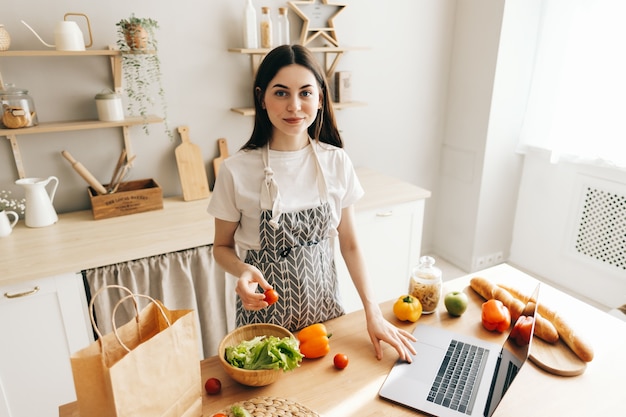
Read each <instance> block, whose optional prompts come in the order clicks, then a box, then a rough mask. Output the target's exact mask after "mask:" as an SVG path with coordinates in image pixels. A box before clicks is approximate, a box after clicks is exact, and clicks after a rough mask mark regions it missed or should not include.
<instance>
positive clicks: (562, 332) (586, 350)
mask: <svg viewBox="0 0 626 417" xmlns="http://www.w3.org/2000/svg"><path fill="white" fill-rule="evenodd" d="M499 286H500V287H501V288H502V289H505V290H506V291H508V292H509V293H511V294H512V295H513V296H514V297H516V298H518V299H519V300H522V301H526V300H528V298H529V296H528V295H526V294H524V293H523V292H522V291H520V290H519V289H517V288H514V287H510V286H506V285H499ZM537 309H538V311H539V312H540V313H541V314H543V315H544V316H545V317H546V318H547V319H548V320H550V322H551V323H552V324H553V325H554V327H555V328H556V330H557V332H558V333H559V336H560V337H561V339H563V341H564V342H565V344H567V346H569V348H570V349H572V351H573V352H574V353H575V354H576V356H578V357H579V358H580V359H581V360H583V361H585V362H591V361H592V360H593V356H594V351H593V347H592V346H591V345H590V344H589V343H588V342H587V341H585V340H584V339H583V338H582V337H580V335H579V334H577V333H576V331H575V330H574V329H573V328H572V327H571V326H570V325H569V323H567V321H566V320H565V319H564V318H563V317H561V315H559V314H558V313H557V312H556V311H555V310H553V309H551V308H550V307H548V306H546V305H545V304H541V303H540V304H539V306H538V307H537Z"/></svg>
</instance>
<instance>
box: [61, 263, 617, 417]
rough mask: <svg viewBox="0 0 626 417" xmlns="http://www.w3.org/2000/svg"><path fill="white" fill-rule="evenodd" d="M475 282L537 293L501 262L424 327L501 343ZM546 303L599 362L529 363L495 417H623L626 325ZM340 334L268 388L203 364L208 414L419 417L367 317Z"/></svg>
mask: <svg viewBox="0 0 626 417" xmlns="http://www.w3.org/2000/svg"><path fill="white" fill-rule="evenodd" d="M473 276H482V277H484V278H487V279H489V280H491V281H493V282H494V283H506V284H509V285H514V286H516V287H518V288H520V289H521V290H523V291H527V292H528V291H531V290H532V289H533V287H534V285H535V283H536V282H537V281H536V280H535V279H534V278H532V277H530V276H529V275H526V274H525V273H523V272H521V271H519V270H517V269H515V268H513V267H511V266H509V265H507V264H501V265H498V266H495V267H492V268H488V269H486V270H483V271H479V272H477V273H474V274H470V275H466V276H464V277H461V278H458V279H455V280H451V281H448V282H445V283H444V293H445V292H447V291H451V290H463V291H465V292H466V293H467V294H468V296H469V298H470V305H469V307H468V310H467V311H466V312H465V313H464V314H463V315H462V316H461V317H459V318H452V317H450V316H449V315H448V314H447V312H446V311H445V307H444V306H443V303H440V304H439V307H438V309H437V311H436V312H435V313H433V314H431V315H428V316H422V317H421V318H420V319H419V321H418V323H417V324H420V323H425V324H426V323H427V324H431V325H439V326H442V327H446V328H450V329H453V330H455V331H458V332H461V333H467V334H470V335H473V336H475V337H480V338H487V339H491V340H493V341H501V339H502V335H500V334H495V333H491V332H487V331H486V330H484V329H483V328H482V326H481V324H480V306H481V304H482V302H483V299H482V298H481V297H480V296H478V295H477V294H476V293H475V292H474V291H473V290H471V289H470V288H469V287H468V285H469V280H470V279H471V278H472V277H473ZM539 296H540V299H541V300H542V302H544V303H546V305H549V306H551V307H552V308H554V309H556V310H557V311H558V312H559V314H561V315H562V316H563V317H565V318H566V319H567V320H568V322H570V323H571V324H572V325H573V326H574V328H575V329H576V330H577V331H578V332H579V334H580V335H582V336H583V337H584V338H585V339H587V340H588V341H589V342H590V343H591V344H592V345H593V347H594V351H595V357H594V359H593V361H591V362H589V363H588V364H587V367H586V370H585V372H584V373H583V374H582V375H579V376H572V377H562V376H556V375H552V374H549V373H547V372H545V371H543V370H541V369H540V368H538V367H537V366H536V365H535V364H534V363H532V362H530V361H529V362H527V363H526V364H525V365H524V366H523V367H522V368H521V370H520V372H519V374H518V376H517V378H516V380H515V382H514V383H513V385H511V387H510V388H509V391H508V392H507V395H506V396H505V397H504V399H503V400H502V402H501V403H500V405H499V406H498V408H497V409H496V412H495V414H494V416H495V417H503V416H506V417H516V416H520V417H522V416H523V417H526V416H534V417H542V416H546V417H552V416H557V415H558V416H560V415H566V416H592V415H594V416H595V415H604V416H617V415H621V414H623V412H624V410H623V397H622V387H623V372H622V371H623V370H624V369H626V355H624V352H626V323H625V322H622V321H620V320H618V319H616V318H615V317H612V316H610V315H608V314H606V313H604V312H602V311H600V310H598V309H596V308H594V307H592V306H590V305H588V304H585V303H583V302H582V301H580V300H577V299H575V298H573V297H571V296H569V295H567V294H565V293H563V292H561V291H559V290H557V289H555V288H553V287H551V286H549V285H547V284H542V287H541V292H540V295H539ZM392 303H393V300H391V301H388V302H386V303H383V304H382V305H381V308H382V310H383V313H384V314H385V316H386V317H387V318H388V319H389V320H391V321H392V323H395V324H397V325H398V326H399V327H402V328H405V329H407V330H409V331H410V330H412V329H413V328H414V327H415V325H416V324H412V323H406V322H405V323H401V322H399V321H397V320H396V319H395V318H394V317H393V313H392ZM326 326H327V328H328V330H329V332H332V334H333V337H332V338H331V342H330V346H331V352H330V354H329V355H327V356H326V357H324V358H321V359H315V360H306V359H305V360H304V362H303V363H302V365H301V367H300V368H298V369H296V370H294V371H291V372H290V373H287V374H285V375H283V376H281V378H280V379H279V380H278V381H277V382H275V383H274V384H272V385H269V386H267V387H259V388H252V387H244V386H242V385H240V384H238V383H236V382H234V381H233V380H232V379H231V378H230V377H229V376H228V375H227V374H226V373H225V372H224V370H223V369H222V368H221V366H220V364H219V362H218V359H217V357H216V356H213V357H211V358H208V359H206V360H204V361H202V362H201V370H202V381H205V380H206V379H207V378H209V377H217V378H219V379H220V380H221V382H222V391H221V393H220V394H219V395H215V396H208V395H204V396H203V415H204V416H207V417H210V416H212V415H213V414H214V413H216V412H218V411H220V410H222V409H224V408H226V407H227V406H229V405H230V404H233V403H234V402H237V401H242V400H247V399H250V398H253V397H259V396H273V397H280V398H285V399H289V400H291V401H294V402H298V403H300V404H302V405H304V406H306V407H308V408H310V409H312V410H314V411H316V412H317V413H319V414H321V415H323V416H324V417H350V416H359V417H367V416H372V417H373V416H394V417H396V416H398V417H400V416H414V415H416V414H419V413H416V412H414V411H412V410H409V409H406V408H404V407H401V406H399V405H396V404H393V403H390V402H387V401H385V400H382V399H380V398H379V397H378V390H379V389H380V386H381V385H382V383H383V381H384V379H385V377H386V375H387V373H388V372H389V370H390V369H391V367H392V366H393V364H394V362H395V360H396V358H397V354H396V353H395V351H394V350H392V349H391V348H390V347H389V346H388V345H386V344H383V346H384V357H383V359H382V360H380V361H377V360H376V358H375V357H374V352H373V348H372V346H371V343H370V341H369V337H368V335H367V332H366V330H365V319H364V314H363V311H362V310H360V311H356V312H354V313H351V314H348V315H346V316H342V317H339V318H336V319H333V320H330V321H328V322H327V323H326ZM336 353H345V354H347V355H348V357H349V360H350V362H349V365H348V367H347V368H346V369H344V370H342V371H338V370H336V369H334V367H333V365H332V358H333V356H334V354H336ZM59 415H60V417H79V414H78V407H77V404H76V403H71V404H66V405H62V406H61V407H60V408H59Z"/></svg>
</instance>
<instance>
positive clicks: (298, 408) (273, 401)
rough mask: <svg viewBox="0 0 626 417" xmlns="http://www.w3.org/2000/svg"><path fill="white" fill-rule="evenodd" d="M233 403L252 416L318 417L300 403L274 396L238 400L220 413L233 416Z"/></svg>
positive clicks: (229, 416)
mask: <svg viewBox="0 0 626 417" xmlns="http://www.w3.org/2000/svg"><path fill="white" fill-rule="evenodd" d="M233 405H239V406H241V407H243V408H245V409H246V410H248V411H249V412H250V414H252V415H253V416H254V417H320V416H319V414H317V413H316V412H315V411H312V410H310V409H308V408H307V407H305V406H303V405H302V404H298V403H296V402H294V401H291V400H287V399H284V398H276V397H255V398H251V399H249V400H246V401H240V402H237V403H234V404H232V405H231V406H229V407H228V408H226V409H224V410H222V411H221V413H222V414H226V415H227V416H228V417H233V416H234V414H233V413H232V411H231V407H232V406H233Z"/></svg>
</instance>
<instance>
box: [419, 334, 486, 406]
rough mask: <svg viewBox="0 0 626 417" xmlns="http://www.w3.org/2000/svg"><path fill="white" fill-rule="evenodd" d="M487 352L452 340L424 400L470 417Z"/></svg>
mask: <svg viewBox="0 0 626 417" xmlns="http://www.w3.org/2000/svg"><path fill="white" fill-rule="evenodd" d="M486 353H487V350H486V349H485V348H481V347H479V346H474V345H470V344H468V343H463V342H460V341H458V340H452V341H451V342H450V345H449V346H448V351H447V352H446V355H445V357H444V359H443V362H442V363H441V366H440V367H439V372H438V373H437V376H436V377H435V382H433V385H432V387H431V388H430V393H429V394H428V397H427V400H428V401H430V402H433V403H435V404H440V405H442V406H444V407H447V408H450V409H453V410H457V411H459V412H461V413H464V414H471V413H472V408H473V406H474V401H475V399H476V393H477V391H478V390H477V389H474V387H478V384H477V383H476V382H477V381H479V380H480V377H481V376H482V373H483V370H484V368H485V367H484V363H485V359H486V358H487V354H486Z"/></svg>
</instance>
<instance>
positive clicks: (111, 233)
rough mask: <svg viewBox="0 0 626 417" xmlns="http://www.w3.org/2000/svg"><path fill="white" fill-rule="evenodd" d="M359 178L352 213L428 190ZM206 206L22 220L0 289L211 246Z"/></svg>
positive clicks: (3, 250)
mask: <svg viewBox="0 0 626 417" xmlns="http://www.w3.org/2000/svg"><path fill="white" fill-rule="evenodd" d="M357 174H358V176H359V179H360V180H361V183H362V185H363V188H364V189H365V196H364V197H363V198H362V199H361V200H360V201H359V202H358V203H357V204H356V206H355V208H356V210H370V209H375V208H384V207H385V206H389V205H393V204H400V203H405V202H411V201H415V200H421V199H425V198H428V197H430V191H428V190H425V189H422V188H420V187H417V186H415V185H412V184H410V183H407V182H405V181H401V180H398V179H396V178H392V177H389V176H386V175H382V174H380V173H377V172H375V171H372V170H370V169H365V168H357ZM209 198H210V196H209ZM208 202H209V199H204V200H196V201H184V200H183V199H182V197H171V198H165V199H164V201H163V209H162V210H156V211H150V212H145V213H137V214H132V215H127V216H121V217H114V218H110V219H102V220H93V216H92V213H91V210H84V211H77V212H72V213H65V214H61V215H59V221H58V222H57V223H56V224H54V225H52V226H48V227H43V228H29V227H26V226H25V225H24V221H23V220H20V221H19V222H18V224H17V225H16V227H15V229H14V230H13V233H12V234H11V235H9V236H7V237H5V238H0V256H1V260H2V261H1V262H2V269H3V272H2V274H1V276H0V285H4V284H14V283H19V282H23V281H27V280H30V279H38V278H45V277H51V276H55V275H60V274H65V273H76V272H80V271H83V270H86V269H91V268H97V267H101V266H105V265H111V264H116V263H119V262H125V261H130V260H134V259H140V258H145V257H149V256H155V255H159V254H163V253H169V252H177V251H181V250H185V249H190V248H195V247H200V246H204V245H209V244H212V243H213V233H214V229H213V218H212V217H211V216H209V215H208V214H207V212H206V208H207V205H208Z"/></svg>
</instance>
